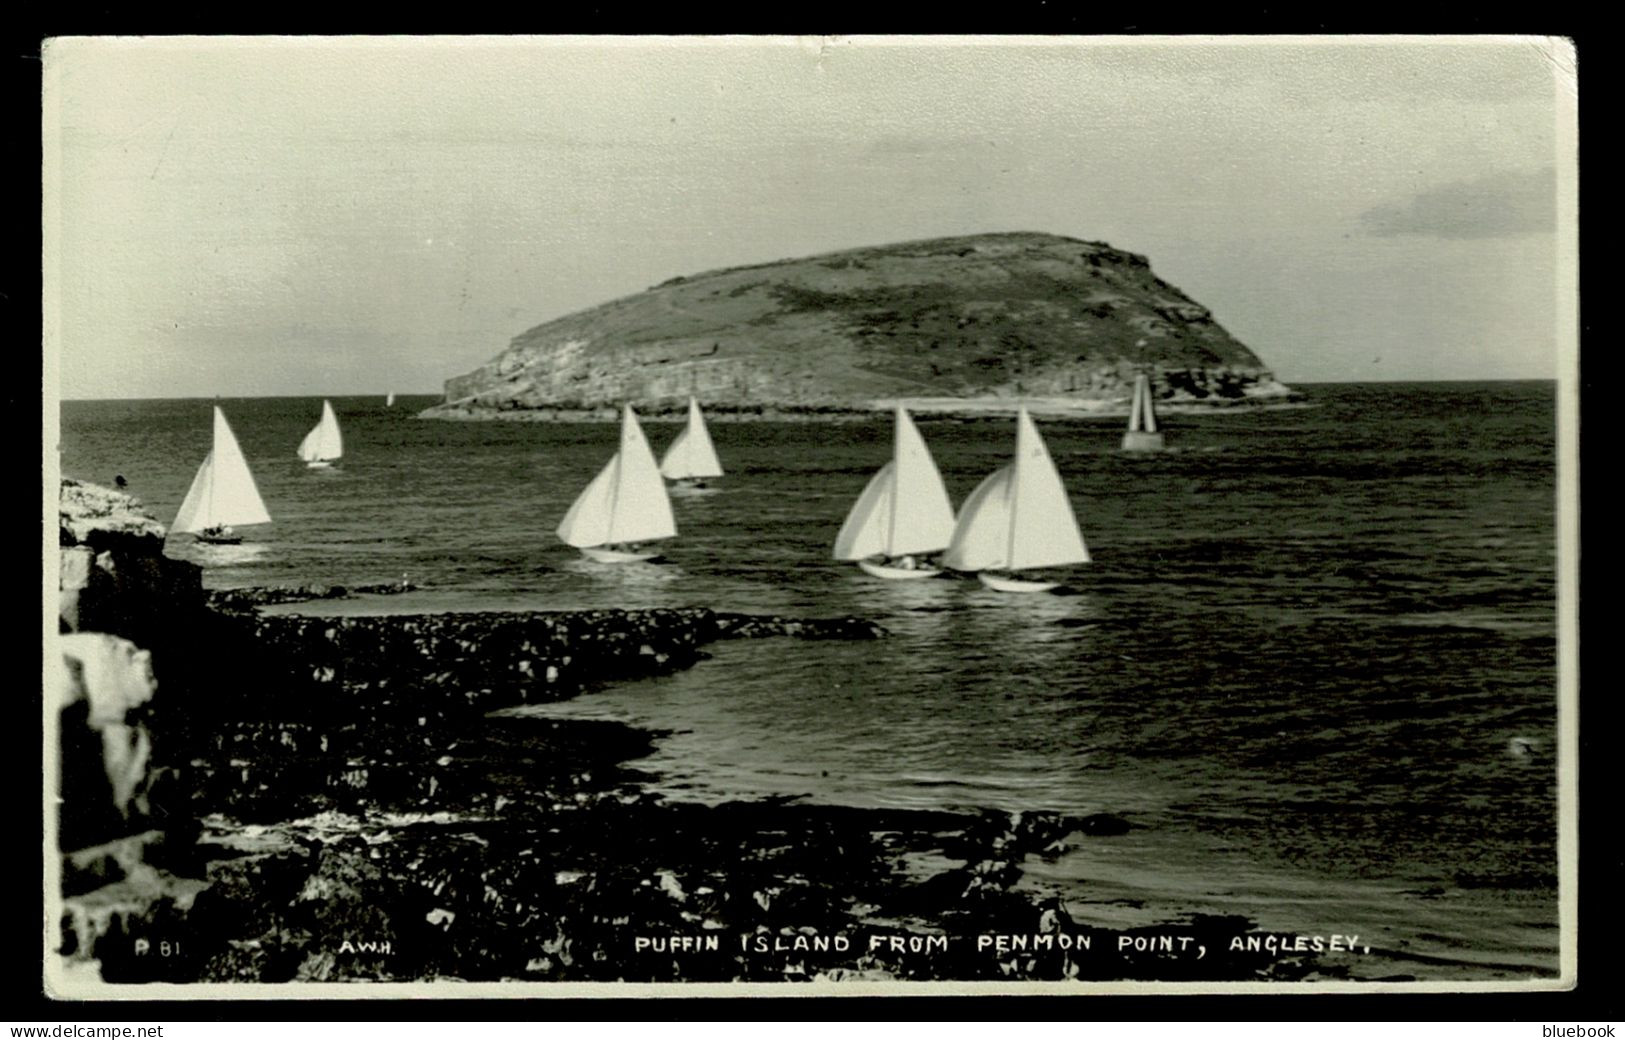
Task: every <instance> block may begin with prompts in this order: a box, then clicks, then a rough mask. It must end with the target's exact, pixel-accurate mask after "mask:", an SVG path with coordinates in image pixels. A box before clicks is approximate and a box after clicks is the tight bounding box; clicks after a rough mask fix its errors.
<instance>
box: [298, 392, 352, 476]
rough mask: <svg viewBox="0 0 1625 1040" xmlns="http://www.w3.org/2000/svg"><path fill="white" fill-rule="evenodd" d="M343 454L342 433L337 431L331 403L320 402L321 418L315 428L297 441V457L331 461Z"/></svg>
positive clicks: (309, 460) (307, 459) (337, 427)
mask: <svg viewBox="0 0 1625 1040" xmlns="http://www.w3.org/2000/svg"><path fill="white" fill-rule="evenodd" d="M343 455H344V435H343V434H341V433H340V432H339V419H338V416H336V415H334V414H333V405H332V403H331V402H329V401H323V402H322V418H321V421H320V422H318V423H317V424H316V427H315V429H313V430H311V431H310V432H309V433H307V434H305V439H304V440H302V441H300V442H299V457H300V458H302V459H304V460H305V461H306V462H332V461H333V460H334V459H338V458H341V457H342V456H343Z"/></svg>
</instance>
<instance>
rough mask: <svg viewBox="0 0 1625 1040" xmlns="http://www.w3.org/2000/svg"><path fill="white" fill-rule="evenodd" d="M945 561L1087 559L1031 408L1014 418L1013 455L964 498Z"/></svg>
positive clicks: (988, 566)
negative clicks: (1008, 462)
mask: <svg viewBox="0 0 1625 1040" xmlns="http://www.w3.org/2000/svg"><path fill="white" fill-rule="evenodd" d="M943 562H944V563H945V564H947V565H948V566H949V567H952V568H954V569H955V570H961V571H983V570H1021V569H1024V568H1031V567H1059V566H1062V565H1065V564H1071V563H1088V562H1089V549H1088V547H1087V546H1085V545H1084V542H1083V532H1082V531H1080V530H1079V529H1078V520H1077V516H1076V515H1075V514H1074V513H1073V512H1072V503H1071V501H1070V500H1069V499H1068V498H1067V494H1066V487H1065V486H1064V485H1063V484H1062V483H1061V475H1060V473H1058V472H1057V471H1056V469H1055V463H1054V461H1053V460H1052V459H1051V458H1050V454H1049V448H1048V447H1047V446H1046V445H1045V444H1044V438H1043V437H1041V436H1039V433H1038V427H1036V426H1035V425H1033V421H1032V417H1031V416H1029V415H1028V414H1027V409H1025V408H1023V409H1021V412H1020V414H1019V415H1018V416H1017V418H1016V457H1015V459H1014V460H1012V461H1011V463H1010V464H1009V465H1007V466H1004V467H1003V468H1001V469H999V470H998V471H996V472H995V473H993V474H992V475H991V476H989V477H988V478H987V479H986V480H983V481H982V483H981V484H980V485H978V486H977V488H976V490H975V491H972V492H971V495H970V497H969V498H968V499H966V500H965V504H964V506H963V507H962V508H961V509H960V511H959V523H958V525H957V526H956V527H955V528H954V535H953V541H952V542H951V543H950V544H949V546H948V551H947V552H946V553H945V554H944V555H943Z"/></svg>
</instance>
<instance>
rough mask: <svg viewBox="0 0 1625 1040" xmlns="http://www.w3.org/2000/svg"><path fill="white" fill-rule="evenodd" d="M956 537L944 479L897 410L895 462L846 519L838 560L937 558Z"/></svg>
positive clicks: (837, 539) (872, 480)
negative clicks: (934, 555)
mask: <svg viewBox="0 0 1625 1040" xmlns="http://www.w3.org/2000/svg"><path fill="white" fill-rule="evenodd" d="M953 533H954V508H953V504H952V503H950V502H949V501H948V489H947V488H946V487H944V486H943V484H942V474H941V473H940V472H938V471H937V464H936V461H935V460H934V459H932V458H931V450H930V449H929V448H927V447H926V446H925V440H924V438H922V437H921V436H920V431H919V430H918V429H916V428H915V426H914V421H913V420H912V419H910V418H909V415H908V412H907V411H905V410H904V409H903V408H901V407H899V408H898V409H897V419H896V430H895V433H894V434H893V440H892V460H891V461H890V462H888V463H886V465H884V466H882V467H881V468H880V470H879V472H877V473H876V474H875V475H874V476H873V477H871V478H870V480H869V483H868V485H867V486H866V487H864V489H863V494H861V495H859V496H858V500H857V501H856V502H855V503H853V505H852V509H851V511H850V512H848V513H847V515H846V522H845V523H843V524H842V525H841V530H840V533H839V534H837V535H836V536H835V558H836V559H837V560H861V559H863V558H865V557H868V556H874V555H876V554H883V555H886V556H903V555H906V554H910V553H933V552H937V551H938V550H940V549H944V548H946V547H947V546H948V542H949V541H950V540H951V539H952V538H953Z"/></svg>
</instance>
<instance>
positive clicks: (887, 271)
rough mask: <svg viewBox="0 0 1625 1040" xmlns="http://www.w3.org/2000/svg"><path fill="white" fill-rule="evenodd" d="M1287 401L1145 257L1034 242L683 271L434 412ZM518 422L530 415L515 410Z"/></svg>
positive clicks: (531, 339) (579, 319)
mask: <svg viewBox="0 0 1625 1040" xmlns="http://www.w3.org/2000/svg"><path fill="white" fill-rule="evenodd" d="M1140 364H1147V365H1149V366H1151V368H1152V370H1153V373H1154V380H1155V385H1156V388H1157V393H1158V395H1159V396H1161V397H1162V398H1164V399H1167V400H1171V401H1187V402H1196V401H1204V402H1209V403H1227V402H1239V401H1244V400H1256V399H1282V398H1285V397H1286V396H1288V395H1289V394H1290V391H1288V390H1287V388H1285V387H1283V386H1281V385H1280V384H1278V383H1276V382H1275V380H1274V378H1273V376H1272V375H1271V374H1270V372H1269V371H1268V370H1267V369H1266V368H1265V367H1264V365H1263V363H1262V362H1261V361H1260V360H1259V359H1258V357H1257V356H1256V355H1255V354H1253V352H1252V351H1250V350H1248V349H1247V348H1246V347H1245V346H1243V345H1242V344H1241V343H1238V342H1237V341H1236V340H1235V339H1233V338H1232V337H1231V336H1230V334H1229V333H1227V332H1226V331H1225V330H1224V329H1223V328H1222V327H1220V326H1219V325H1218V323H1216V322H1215V321H1214V320H1213V316H1212V314H1211V313H1210V312H1209V311H1208V309H1207V308H1206V307H1203V306H1202V305H1201V304H1199V303H1197V302H1195V301H1194V300H1192V299H1191V298H1190V297H1188V296H1186V295H1185V294H1184V293H1182V292H1180V291H1179V289H1177V288H1175V287H1174V286H1172V285H1169V284H1168V283H1167V282H1164V281H1162V280H1161V279H1159V278H1157V277H1156V276H1155V275H1154V274H1152V273H1151V267H1150V264H1149V263H1148V262H1147V260H1146V259H1145V257H1142V256H1137V255H1135V254H1133V253H1126V252H1123V251H1122V250H1118V249H1114V248H1112V247H1111V246H1109V245H1107V244H1105V243H1103V242H1085V241H1081V240H1079V239H1073V238H1064V237H1061V236H1058V235H1047V234H1037V233H1030V232H1019V233H1007V234H987V235H969V236H964V237H959V238H942V239H932V240H929V241H921V242H904V243H898V244H894V245H888V246H876V247H871V248H865V249H851V250H845V251H842V252H837V253H828V254H824V255H822V256H814V257H807V258H804V259H799V260H781V261H777V262H774V263H769V264H757V265H753V266H748V267H733V268H727V269H724V270H718V271H709V272H706V273H704V274H697V275H692V276H688V277H678V278H673V279H671V280H669V281H666V282H662V283H661V284H660V285H657V286H654V287H653V288H651V289H648V290H646V291H644V292H641V293H637V294H635V295H632V296H626V297H623V298H621V299H618V300H614V301H611V302H609V303H606V304H602V305H600V306H598V307H593V308H591V309H589V310H584V311H580V312H578V313H576V314H571V315H568V316H566V317H563V318H558V319H556V320H554V321H550V322H548V323H546V324H544V325H538V326H537V327H535V328H533V329H531V330H529V331H528V332H525V333H522V334H521V335H519V336H517V337H516V338H515V339H514V340H513V342H512V344H510V345H509V347H508V349H507V350H505V351H503V352H502V353H501V354H500V355H498V356H497V357H495V358H494V359H492V360H491V361H490V362H488V363H487V364H485V365H483V366H481V367H480V368H479V369H477V370H475V371H473V372H470V373H468V374H467V375H463V376H458V377H456V378H453V379H450V380H447V382H446V403H445V404H442V405H439V406H437V407H435V408H432V409H430V410H429V411H428V412H426V413H424V414H425V415H431V416H440V417H479V416H482V415H487V414H498V413H508V414H513V413H515V412H526V411H532V410H546V411H549V412H552V411H572V410H574V411H582V410H585V411H597V410H599V409H603V408H607V407H614V406H617V405H618V404H620V403H621V402H623V401H630V402H632V403H634V404H636V405H638V406H639V407H640V408H641V409H645V410H648V411H652V412H661V411H668V410H675V409H677V408H678V407H681V406H682V405H684V404H686V402H687V399H688V397H689V395H691V394H692V395H694V396H697V397H698V398H699V399H700V400H701V402H702V403H704V404H705V406H706V407H707V410H708V411H718V412H723V413H726V412H729V411H753V410H757V409H762V408H766V409H771V410H775V411H782V412H822V411H830V412H844V411H865V410H868V409H871V408H876V407H885V406H886V404H887V402H889V401H891V400H895V399H922V398H939V399H959V400H966V399H984V400H985V399H988V398H995V399H997V398H1012V397H1032V398H1065V399H1069V400H1073V401H1076V402H1077V404H1078V405H1079V406H1083V407H1087V406H1088V405H1090V404H1095V405H1100V404H1105V403H1107V402H1116V401H1123V400H1126V398H1127V396H1128V393H1129V388H1130V385H1131V383H1132V381H1133V375H1134V372H1135V370H1136V366H1137V365H1140ZM514 417H518V416H517V415H515V416H514Z"/></svg>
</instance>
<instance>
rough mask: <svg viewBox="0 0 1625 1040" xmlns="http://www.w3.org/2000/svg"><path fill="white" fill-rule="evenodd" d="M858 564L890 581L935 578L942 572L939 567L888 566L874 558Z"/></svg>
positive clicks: (868, 571) (866, 570)
mask: <svg viewBox="0 0 1625 1040" xmlns="http://www.w3.org/2000/svg"><path fill="white" fill-rule="evenodd" d="M858 566H859V567H861V568H863V572H864V573H865V574H870V575H873V576H874V577H876V578H886V579H888V580H890V581H913V580H915V579H917V578H935V577H936V576H937V575H939V574H941V573H942V570H941V568H938V567H913V568H906V567H887V566H886V565H885V564H883V563H875V562H873V561H872V560H859V561H858Z"/></svg>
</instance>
